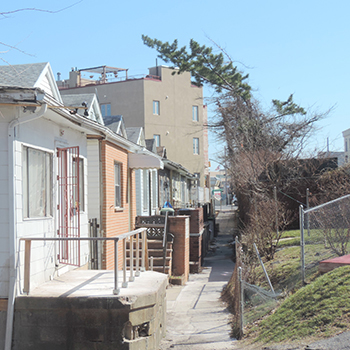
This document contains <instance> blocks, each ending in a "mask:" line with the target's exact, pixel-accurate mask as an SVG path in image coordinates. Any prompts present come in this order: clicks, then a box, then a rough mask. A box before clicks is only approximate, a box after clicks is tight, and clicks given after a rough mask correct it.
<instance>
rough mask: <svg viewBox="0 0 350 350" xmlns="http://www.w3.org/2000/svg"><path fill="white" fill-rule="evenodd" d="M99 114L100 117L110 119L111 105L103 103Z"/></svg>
mask: <svg viewBox="0 0 350 350" xmlns="http://www.w3.org/2000/svg"><path fill="white" fill-rule="evenodd" d="M101 114H102V117H110V116H111V104H110V103H105V104H102V105H101Z"/></svg>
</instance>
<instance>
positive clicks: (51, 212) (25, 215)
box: [21, 143, 55, 221]
mask: <svg viewBox="0 0 350 350" xmlns="http://www.w3.org/2000/svg"><path fill="white" fill-rule="evenodd" d="M25 148H27V149H28V148H29V149H32V150H36V151H40V152H43V153H47V154H48V155H49V156H50V157H51V164H50V169H49V172H50V175H51V176H50V177H49V179H48V180H47V181H49V183H48V185H49V188H50V192H51V193H50V194H49V195H50V202H51V203H50V204H51V205H49V206H48V208H47V209H48V210H49V215H46V216H30V215H29V207H27V213H25V212H24V210H25V205H24V201H25V200H26V198H27V196H28V194H29V193H28V192H27V193H26V191H25V189H24V178H25V176H27V174H26V175H25V172H27V169H24V166H23V157H24V149H25ZM21 149H22V151H21V155H22V157H21V169H22V201H23V203H22V219H23V221H27V220H47V219H52V218H53V216H54V208H53V207H54V198H53V193H54V190H53V178H54V154H55V153H54V151H52V150H51V149H47V148H44V147H40V146H33V145H31V144H28V143H22V144H21ZM28 189H29V184H27V191H28ZM27 200H29V198H27Z"/></svg>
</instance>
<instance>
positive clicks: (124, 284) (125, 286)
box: [122, 238, 128, 288]
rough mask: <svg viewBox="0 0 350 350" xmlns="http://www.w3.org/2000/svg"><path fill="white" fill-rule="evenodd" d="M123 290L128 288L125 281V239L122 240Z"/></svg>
mask: <svg viewBox="0 0 350 350" xmlns="http://www.w3.org/2000/svg"><path fill="white" fill-rule="evenodd" d="M122 287H123V288H127V287H128V282H127V280H126V238H124V239H123V283H122Z"/></svg>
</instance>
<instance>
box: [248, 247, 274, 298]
mask: <svg viewBox="0 0 350 350" xmlns="http://www.w3.org/2000/svg"><path fill="white" fill-rule="evenodd" d="M253 246H254V248H255V252H256V255H257V256H258V258H259V261H260V265H261V267H262V269H263V271H264V274H265V277H266V279H267V282H269V286H270V289H271V292H272V293H273V294H275V291H274V289H273V287H272V284H271V281H270V278H269V275H268V274H267V271H266V269H265V265H264V263H263V261H262V259H261V256H260V254H259V250H258V247H257V246H256V244H255V243H253Z"/></svg>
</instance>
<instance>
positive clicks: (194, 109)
mask: <svg viewBox="0 0 350 350" xmlns="http://www.w3.org/2000/svg"><path fill="white" fill-rule="evenodd" d="M192 120H193V121H194V122H198V121H199V117H198V106H192Z"/></svg>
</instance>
